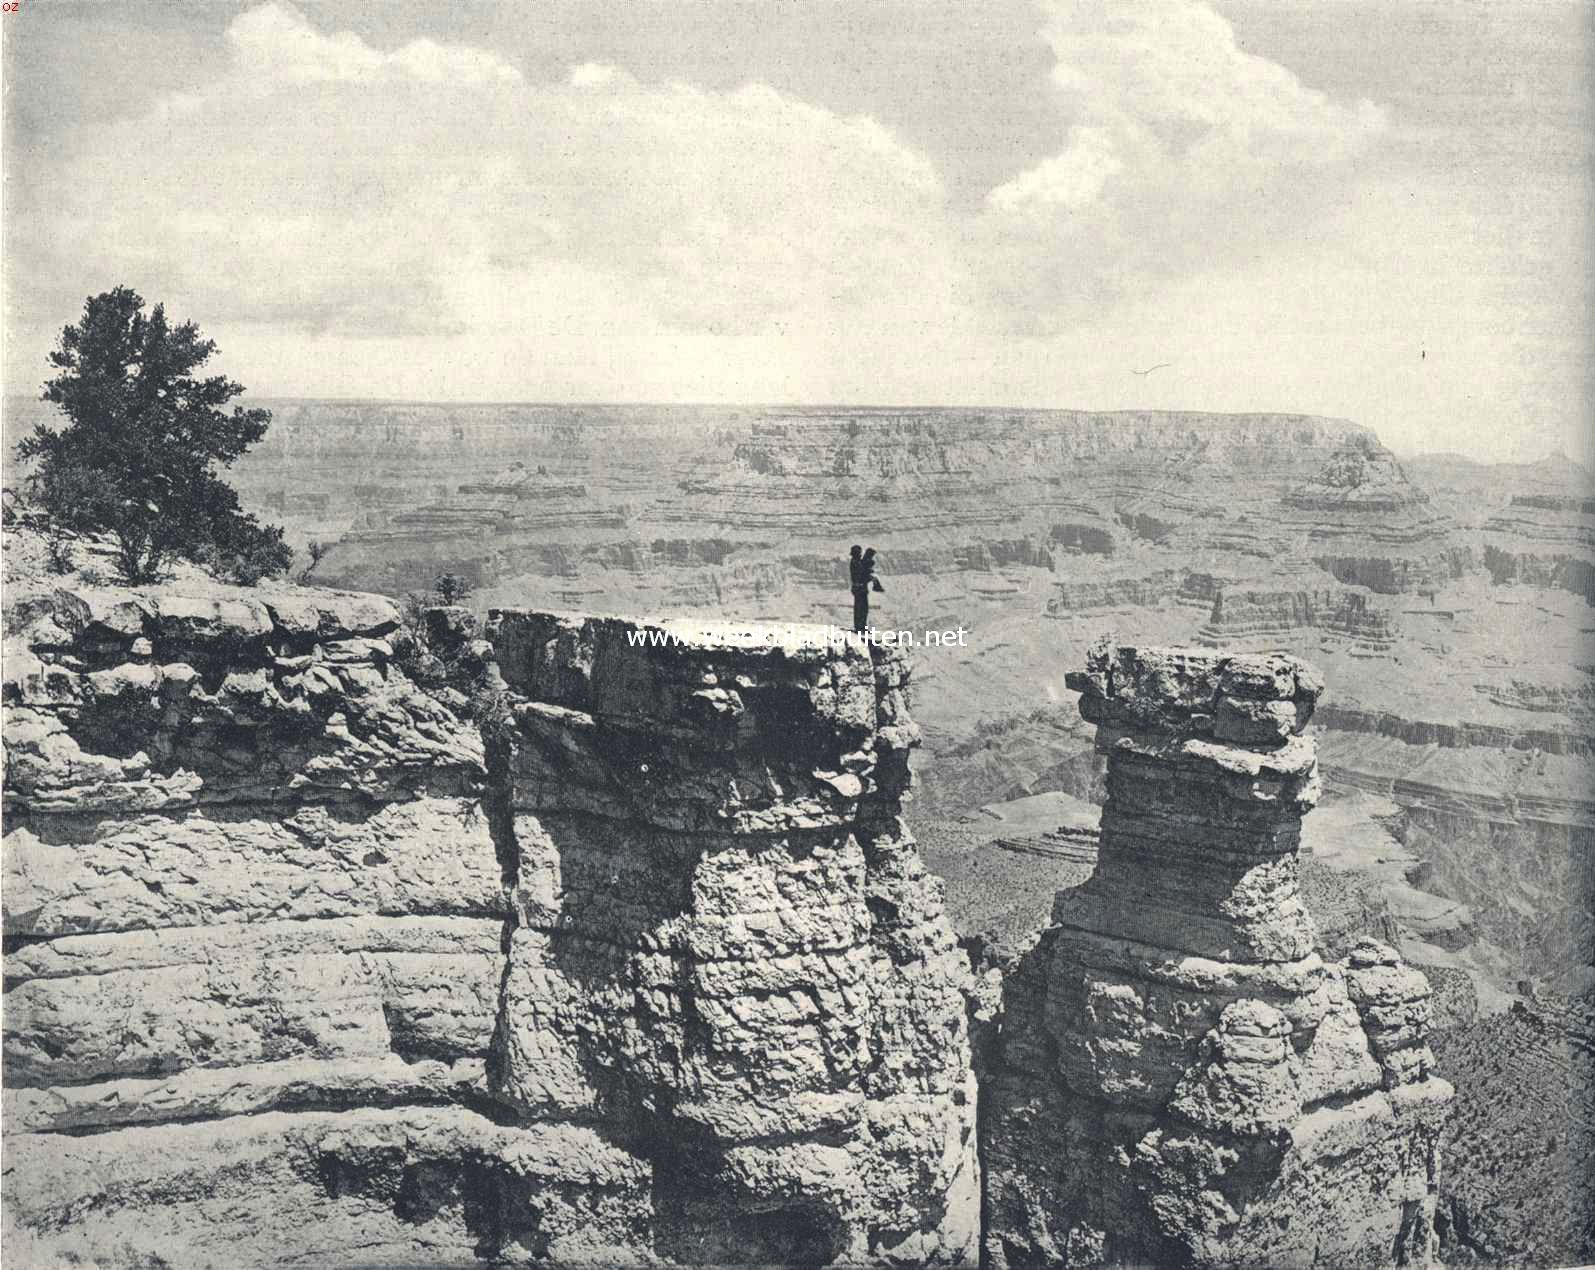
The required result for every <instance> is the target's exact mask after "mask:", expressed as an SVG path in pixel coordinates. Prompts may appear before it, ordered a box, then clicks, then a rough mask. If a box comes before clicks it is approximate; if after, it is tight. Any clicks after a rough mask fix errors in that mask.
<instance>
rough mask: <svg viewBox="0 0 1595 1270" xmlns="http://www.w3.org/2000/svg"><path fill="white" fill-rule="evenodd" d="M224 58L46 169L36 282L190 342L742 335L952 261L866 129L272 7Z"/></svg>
mask: <svg viewBox="0 0 1595 1270" xmlns="http://www.w3.org/2000/svg"><path fill="white" fill-rule="evenodd" d="M227 44H228V54H229V61H228V65H227V67H226V70H225V72H224V73H223V74H222V75H221V76H220V77H219V78H217V79H215V80H214V81H212V82H211V83H209V84H208V85H206V86H205V87H203V88H202V89H200V90H198V91H196V92H190V93H188V94H186V95H183V96H175V95H174V96H170V97H167V98H165V99H163V100H162V101H161V102H160V103H158V105H157V107H156V108H155V109H154V111H153V112H151V113H150V114H149V115H147V116H145V117H142V118H138V119H128V120H124V121H121V122H119V123H117V124H114V125H112V126H109V127H101V128H98V129H96V130H94V131H93V132H85V133H82V134H80V135H79V136H78V137H77V138H76V142H77V144H76V145H75V146H74V147H73V148H72V149H71V151H70V152H69V153H67V154H65V155H63V156H62V157H61V158H60V159H59V160H57V161H55V163H54V165H53V167H52V168H51V170H50V172H49V177H48V181H49V185H50V186H51V188H50V190H49V191H48V201H49V204H50V207H51V211H52V216H51V220H50V222H49V224H48V226H47V227H42V226H41V227H40V229H39V231H38V232H39V240H38V242H36V243H35V244H33V246H34V247H36V248H37V249H38V251H39V252H40V253H41V255H42V256H43V257H45V260H44V261H43V264H42V267H43V268H44V269H45V270H47V271H50V272H52V273H53V274H54V275H55V276H74V277H76V276H84V277H92V278H94V279H102V278H113V279H121V278H127V279H130V280H138V282H139V285H141V286H143V287H144V288H145V289H146V290H147V291H148V292H149V293H151V294H154V295H173V296H181V297H182V299H183V300H184V301H185V303H186V305H187V307H188V309H189V310H191V311H193V312H195V313H196V314H203V315H206V317H207V320H209V321H211V322H223V321H225V322H230V323H238V322H249V321H258V322H263V323H269V324H273V325H283V324H288V325H293V326H297V327H300V328H304V329H309V330H312V331H318V332H333V333H340V334H366V335H407V334H410V335H413V334H427V333H443V334H448V333H459V332H462V331H465V330H471V329H479V328H487V327H491V326H492V325H493V324H494V323H495V321H497V320H499V318H500V315H501V314H502V313H505V312H511V311H513V312H515V313H516V314H517V316H518V317H519V318H520V319H521V320H527V321H532V322H540V323H543V324H545V325H554V326H559V327H561V328H563V329H569V328H571V327H577V328H579V327H580V326H581V325H582V324H583V323H584V322H586V321H590V320H595V315H600V316H601V320H603V321H608V322H611V323H613V322H625V323H633V324H635V323H638V322H643V323H649V324H653V325H657V326H660V327H662V328H665V329H676V330H687V331H722V330H724V331H734V332H738V333H750V332H751V333H758V332H760V331H764V330H768V329H772V328H773V327H776V326H778V325H780V324H781V323H785V322H791V321H795V320H803V318H804V316H805V315H808V317H809V318H811V319H813V320H819V319H817V318H815V317H814V315H816V314H819V315H824V314H834V313H835V312H836V311H837V310H838V309H845V308H846V307H847V306H849V305H852V304H855V303H858V302H861V301H866V300H870V299H872V298H873V297H878V296H880V295H882V294H897V293H906V294H916V293H919V292H922V291H923V289H924V288H925V287H926V286H927V285H936V284H934V283H929V282H928V280H932V279H937V278H943V279H944V278H945V277H946V275H947V273H948V271H949V269H950V265H949V264H948V255H947V252H948V247H947V235H946V233H945V222H944V220H943V216H942V211H941V208H942V204H943V202H944V196H943V191H942V188H941V183H940V179H939V177H938V175H937V173H936V172H935V171H934V169H933V168H932V166H931V165H930V163H929V162H928V161H927V160H926V159H925V158H924V157H923V156H921V155H919V154H918V153H916V152H915V151H913V150H912V149H910V148H909V147H907V146H905V145H904V144H903V143H902V142H900V141H899V140H898V139H897V138H896V137H895V136H894V135H893V134H891V133H890V132H888V131H887V130H886V129H885V128H883V127H881V126H880V125H879V124H878V123H876V122H875V121H873V120H871V119H868V118H863V117H858V118H850V117H843V116H840V115H837V114H834V113H831V112H828V111H826V110H823V109H820V108H818V107H815V106H812V105H808V104H806V103H804V102H801V101H797V100H795V99H793V98H791V97H789V96H786V95H783V94H782V93H780V92H777V91H775V90H773V89H771V88H767V87H763V86H760V85H757V84H750V85H748V86H745V87H743V88H740V89H738V90H735V91H730V92H708V91H704V90H701V89H698V88H695V87H692V86H690V85H686V84H678V83H667V84H662V85H661V84H645V83H641V82H639V81H638V80H637V79H635V78H634V77H632V76H631V75H630V74H628V73H627V72H626V71H625V70H623V69H621V68H617V67H611V66H605V65H600V64H595V63H589V64H586V65H580V66H577V67H575V68H574V69H572V70H571V72H570V73H569V75H568V77H566V78H564V79H563V80H561V81H560V82H555V83H546V84H539V83H531V82H528V81H527V80H526V79H525V78H524V76H523V75H522V74H521V72H520V71H519V70H518V69H517V68H516V67H515V66H513V65H511V64H510V63H508V62H507V61H505V60H503V59H502V58H500V57H498V56H497V55H496V54H494V53H492V52H490V51H485V50H481V49H475V48H468V47H463V46H455V45H445V44H439V43H435V42H433V41H430V40H420V41H416V42H414V43H411V44H407V45H405V46H404V47H401V48H398V49H396V50H393V51H382V50H379V49H376V48H373V47H371V46H370V45H369V44H367V43H366V42H365V41H363V40H362V39H360V38H359V37H358V36H356V35H354V34H352V33H349V32H343V33H327V32H323V31H321V30H318V29H317V28H316V27H315V26H314V25H312V24H311V23H310V22H309V21H308V20H307V19H306V18H305V17H304V16H303V15H302V14H300V13H299V12H298V11H297V10H295V9H293V8H291V7H289V6H287V5H285V4H276V3H272V4H265V5H262V6H260V7H258V8H254V9H251V10H249V11H248V12H246V13H244V14H242V15H240V16H239V17H238V18H236V19H235V20H234V21H233V22H232V24H231V25H230V27H229V28H228V30H227ZM553 283H557V284H558V287H557V289H553V288H552V286H551V284H553ZM533 300H535V301H536V305H535V306H533V307H532V308H530V309H528V307H527V306H528V304H529V303H530V302H531V301H533Z"/></svg>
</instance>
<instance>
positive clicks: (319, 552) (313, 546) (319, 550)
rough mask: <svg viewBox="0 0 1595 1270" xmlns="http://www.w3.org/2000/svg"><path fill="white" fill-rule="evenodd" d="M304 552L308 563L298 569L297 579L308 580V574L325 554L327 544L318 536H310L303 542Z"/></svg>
mask: <svg viewBox="0 0 1595 1270" xmlns="http://www.w3.org/2000/svg"><path fill="white" fill-rule="evenodd" d="M305 554H306V555H307V556H309V557H310V563H309V564H307V565H306V566H305V567H304V568H303V569H301V570H300V571H299V581H301V582H309V581H310V575H311V574H312V573H314V572H315V571H316V566H317V565H318V564H320V563H321V558H322V557H323V556H324V555H326V554H327V544H326V543H324V542H322V541H321V539H319V538H312V539H311V540H310V541H309V542H307V543H306V544H305Z"/></svg>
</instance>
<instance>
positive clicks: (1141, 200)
mask: <svg viewBox="0 0 1595 1270" xmlns="http://www.w3.org/2000/svg"><path fill="white" fill-rule="evenodd" d="M1045 11H1046V14H1047V17H1046V21H1045V24H1044V26H1043V30H1042V34H1043V36H1044V38H1045V39H1046V41H1047V42H1048V44H1049V45H1050V46H1051V48H1052V50H1053V54H1054V56H1055V58H1056V59H1057V61H1056V65H1055V67H1054V69H1053V72H1052V86H1053V89H1054V91H1056V92H1057V93H1058V94H1059V95H1060V96H1061V98H1062V104H1063V105H1064V106H1065V107H1066V109H1067V112H1068V114H1069V116H1070V117H1071V119H1072V120H1073V122H1072V125H1071V126H1070V128H1069V130H1068V134H1067V136H1066V137H1065V139H1064V144H1063V146H1062V148H1061V149H1060V151H1059V152H1058V153H1057V154H1056V155H1054V156H1052V157H1050V158H1048V159H1045V160H1043V161H1042V162H1040V163H1038V164H1036V165H1035V166H1033V167H1031V168H1030V169H1028V170H1027V171H1025V172H1022V173H1020V174H1018V175H1016V176H1015V177H1014V178H1013V179H1011V180H1009V181H1007V182H1005V183H1004V184H1002V185H1000V186H998V187H997V188H995V189H993V190H991V191H990V193H989V194H988V195H987V197H986V200H985V206H984V209H983V213H982V215H981V217H980V219H979V222H978V224H977V225H976V227H975V230H974V234H973V239H974V241H975V243H976V244H977V247H976V250H977V251H980V252H983V253H984V254H985V256H986V258H987V263H986V265H985V266H984V271H985V272H986V274H987V281H988V284H989V294H990V296H991V298H992V299H993V301H994V303H995V304H996V305H997V306H998V308H999V309H1000V310H1001V311H1002V312H1004V313H1005V314H1006V316H1007V317H1008V318H1009V320H1010V322H1011V323H1012V324H1013V325H1016V326H1018V327H1020V328H1021V329H1027V330H1033V331H1036V332H1047V331H1055V330H1057V329H1060V328H1062V327H1064V326H1068V325H1072V324H1075V323H1077V322H1078V321H1080V320H1081V319H1082V318H1084V317H1086V316H1089V315H1093V314H1098V313H1100V312H1101V310H1102V308H1103V307H1104V306H1106V305H1109V304H1112V303H1114V302H1116V301H1117V300H1120V299H1123V298H1125V297H1126V295H1134V294H1137V293H1142V292H1144V291H1145V290H1146V289H1147V288H1149V287H1151V286H1154V285H1156V284H1157V283H1159V282H1163V281H1166V280H1169V279H1171V278H1175V277H1178V276H1181V275H1184V274H1188V273H1190V272H1192V271H1194V270H1199V269H1201V268H1204V267H1208V266H1211V265H1213V264H1218V263H1225V262H1227V261H1228V260H1229V259H1231V258H1233V257H1234V256H1235V255H1236V254H1237V253H1238V252H1245V253H1247V254H1255V253H1256V252H1258V251H1263V250H1266V249H1267V248H1268V245H1269V243H1270V240H1271V239H1273V238H1275V237H1276V236H1278V235H1280V234H1284V233H1289V232H1291V231H1293V230H1294V229H1296V228H1298V227H1299V226H1300V225H1302V224H1303V223H1305V222H1307V221H1310V220H1311V219H1312V218H1313V217H1314V216H1315V215H1317V214H1319V213H1320V212H1321V211H1322V210H1323V208H1324V206H1325V205H1326V203H1329V202H1331V201H1332V195H1333V191H1334V189H1335V186H1336V183H1337V182H1339V181H1341V180H1343V179H1344V178H1345V171H1346V169H1347V167H1348V165H1350V164H1352V163H1353V162H1354V161H1355V160H1356V159H1357V158H1358V157H1359V156H1361V155H1363V154H1365V153H1367V152H1368V151H1369V150H1370V149H1371V148H1372V147H1374V146H1375V145H1376V144H1377V142H1378V140H1379V138H1380V137H1381V135H1382V134H1383V133H1384V132H1385V131H1386V129H1387V121H1386V118H1385V116H1384V113H1383V112H1382V111H1381V110H1380V109H1379V108H1378V107H1377V106H1375V105H1373V104H1372V103H1370V102H1366V101H1360V102H1356V103H1343V102H1337V101H1334V100H1332V99H1331V98H1329V97H1327V96H1326V95H1325V94H1323V93H1321V92H1318V91H1316V90H1314V89H1313V88H1311V87H1309V86H1307V85H1305V84H1303V83H1302V82H1301V81H1300V80H1299V79H1298V78H1297V77H1296V76H1295V75H1294V74H1293V73H1292V72H1291V71H1289V70H1288V69H1286V68H1285V67H1283V66H1280V65H1279V64H1277V63H1275V62H1271V61H1268V60H1267V59H1265V58H1261V57H1257V56H1254V55H1252V54H1249V53H1247V52H1245V51H1244V50H1242V49H1241V48H1240V47H1239V46H1238V45H1237V43H1236V40H1235V33H1234V31H1233V30H1232V28H1231V27H1230V25H1229V23H1228V22H1226V21H1225V20H1224V19H1223V18H1222V17H1221V16H1219V15H1218V14H1217V13H1215V12H1214V11H1213V10H1212V9H1210V8H1209V7H1208V6H1207V5H1205V4H1200V3H1194V2H1193V0H1051V2H1050V3H1048V4H1047V5H1046V7H1045Z"/></svg>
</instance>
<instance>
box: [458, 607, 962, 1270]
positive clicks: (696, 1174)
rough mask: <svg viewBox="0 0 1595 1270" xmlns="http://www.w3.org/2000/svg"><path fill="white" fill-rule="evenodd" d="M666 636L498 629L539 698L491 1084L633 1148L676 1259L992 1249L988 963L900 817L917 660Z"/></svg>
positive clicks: (515, 669)
mask: <svg viewBox="0 0 1595 1270" xmlns="http://www.w3.org/2000/svg"><path fill="white" fill-rule="evenodd" d="M653 632H654V633H655V634H659V635H662V636H664V637H667V638H669V639H671V640H674V641H677V642H675V643H673V644H671V645H668V646H664V647H637V646H636V645H635V644H634V643H633V640H634V638H635V637H636V636H637V634H638V628H637V627H635V626H633V625H632V624H631V623H628V622H623V621H618V620H603V619H589V620H586V621H580V620H574V619H571V620H567V619H561V618H557V617H552V616H549V615H546V614H533V613H515V612H510V613H502V614H499V615H497V616H496V617H495V619H494V620H493V623H492V625H491V626H490V637H491V639H492V642H493V644H494V646H495V647H496V649H497V651H498V656H499V661H500V665H501V667H502V671H503V674H504V677H505V679H506V680H507V681H508V684H509V687H510V689H511V691H512V693H513V694H514V695H515V697H516V698H517V700H518V701H520V704H518V705H516V707H515V709H514V713H513V719H512V722H511V723H510V724H509V725H508V726H507V727H506V729H505V732H504V735H503V737H502V739H501V740H500V741H499V742H498V743H497V744H498V745H499V746H500V747H501V750H502V753H501V754H500V755H499V757H498V759H497V760H495V761H502V762H503V763H504V765H505V767H506V770H507V772H508V774H509V791H508V800H507V806H506V807H505V814H506V816H507V817H509V818H510V819H511V820H512V822H513V837H514V841H515V844H516V856H515V860H514V863H513V883H512V891H511V894H512V897H513V902H514V909H515V922H514V927H513V930H512V931H511V933H510V937H509V965H508V972H507V974H506V977H505V983H504V998H503V1014H502V1019H501V1026H500V1030H499V1033H498V1037H497V1040H496V1042H495V1050H494V1064H493V1068H492V1071H491V1076H490V1081H491V1086H492V1088H493V1091H494V1093H495V1095H496V1096H497V1097H499V1098H500V1099H501V1100H503V1102H504V1103H505V1104H506V1105H507V1106H508V1107H510V1108H512V1109H513V1110H514V1111H515V1113H516V1114H517V1115H518V1116H521V1117H524V1118H527V1119H538V1120H553V1121H570V1122H576V1123H591V1124H593V1125H595V1126H596V1127H597V1128H598V1131H599V1132H601V1133H604V1134H606V1135H610V1136H612V1137H614V1138H615V1139H616V1140H617V1141H623V1142H626V1143H627V1144H628V1148H629V1150H631V1151H632V1152H633V1153H634V1154H635V1155H636V1156H637V1157H638V1159H639V1167H641V1168H642V1169H643V1170H644V1171H645V1172H646V1174H647V1177H648V1181H649V1185H648V1188H647V1193H646V1195H645V1196H640V1197H639V1207H638V1210H637V1212H636V1213H635V1215H634V1220H635V1221H637V1222H639V1223H642V1224H644V1225H645V1226H646V1227H647V1229H648V1235H649V1238H648V1240H647V1241H646V1242H645V1243H644V1244H643V1246H644V1247H646V1248H647V1249H648V1250H649V1251H651V1252H653V1253H655V1254H657V1255H660V1256H663V1257H665V1258H667V1259H669V1260H673V1261H683V1262H689V1261H702V1260H709V1261H754V1262H770V1261H777V1262H814V1261H819V1262H829V1261H832V1260H842V1261H847V1262H871V1261H879V1260H883V1259H891V1260H904V1261H910V1262H916V1263H920V1262H931V1263H935V1262H942V1261H959V1260H966V1259H968V1258H970V1257H972V1255H973V1252H974V1247H975V1241H976V1239H977V1234H978V1209H979V1204H978V1172H977V1167H976V1159H975V1140H974V1110H975V1091H974V1085H973V1076H972V1073H971V1071H970V1067H969V1050H968V1040H967V1034H966V1030H965V1022H964V1006H963V996H962V991H963V988H964V986H965V984H966V981H967V979H968V970H967V966H966V963H965V961H964V959H963V956H962V954H961V953H960V952H959V950H958V949H957V946H956V944H955V943H954V941H953V938H952V933H951V930H950V928H949V926H948V924H947V922H946V919H945V916H944V914H943V911H942V900H941V884H940V882H939V881H937V880H936V879H934V878H932V877H930V876H929V875H928V874H927V873H926V872H925V870H924V867H923V865H922V864H921V863H920V860H919V856H918V852H917V850H916V848H915V846H914V842H913V839H912V838H911V837H910V836H909V834H908V832H907V829H906V828H905V826H904V825H903V822H902V820H901V817H900V814H899V813H900V810H901V801H902V797H903V795H904V794H905V793H906V791H907V789H908V784H909V771H908V762H907V759H908V751H909V748H910V747H911V746H913V745H916V744H918V740H919V737H918V730H917V728H916V727H915V725H914V724H913V722H912V720H911V719H910V718H909V716H908V713H907V708H906V699H905V691H906V688H907V668H906V664H905V663H904V662H903V661H902V660H901V659H900V658H899V657H897V656H893V655H885V654H883V653H881V652H877V654H876V656H875V658H874V659H873V660H872V658H871V656H870V653H869V651H868V650H867V649H866V648H865V647H864V646H863V645H862V644H859V645H851V646H848V647H846V648H843V649H839V650H832V649H829V648H826V649H822V648H817V647H805V646H803V645H801V644H789V645H786V646H782V645H768V644H765V645H757V646H753V647H738V648H729V647H724V646H719V645H718V643H717V639H716V637H715V636H711V637H710V638H709V639H708V641H707V642H705V641H703V640H702V639H700V638H698V637H697V636H696V634H695V628H694V627H693V626H692V625H691V624H687V623H680V624H675V623H667V624H665V625H664V626H662V627H657V628H653ZM723 633H725V634H727V635H730V634H733V633H732V632H729V631H726V632H723ZM809 634H811V635H816V634H817V632H809Z"/></svg>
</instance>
